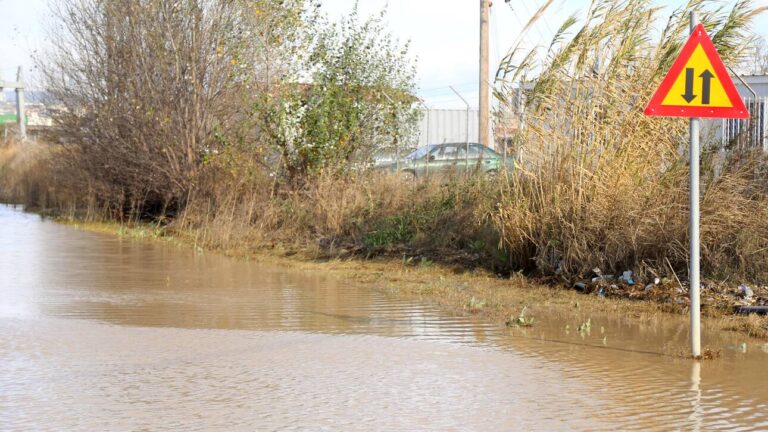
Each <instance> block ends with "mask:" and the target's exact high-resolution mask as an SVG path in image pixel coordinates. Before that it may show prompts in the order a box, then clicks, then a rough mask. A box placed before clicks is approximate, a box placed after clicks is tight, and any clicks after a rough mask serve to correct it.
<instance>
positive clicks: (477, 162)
mask: <svg viewBox="0 0 768 432" xmlns="http://www.w3.org/2000/svg"><path fill="white" fill-rule="evenodd" d="M467 148H469V155H467ZM505 166H506V168H507V169H514V159H512V158H510V157H507V158H506V160H505V159H504V156H502V155H501V154H499V153H497V152H495V151H493V150H491V149H490V148H488V147H486V146H484V145H482V144H476V143H470V144H469V145H467V144H466V143H448V144H430V145H427V146H423V147H419V148H418V149H416V150H414V151H413V152H412V153H411V154H409V155H408V156H406V157H405V158H404V159H403V160H401V161H400V163H399V164H398V163H397V162H390V163H388V164H383V165H380V166H379V167H378V169H381V170H386V171H388V172H392V173H396V172H398V173H399V174H400V175H402V176H403V177H404V178H416V177H424V176H427V175H430V176H431V175H439V176H444V175H455V174H463V173H467V172H473V173H480V174H484V175H488V176H493V175H495V174H497V173H499V172H500V171H502V170H503V169H504V168H505Z"/></svg>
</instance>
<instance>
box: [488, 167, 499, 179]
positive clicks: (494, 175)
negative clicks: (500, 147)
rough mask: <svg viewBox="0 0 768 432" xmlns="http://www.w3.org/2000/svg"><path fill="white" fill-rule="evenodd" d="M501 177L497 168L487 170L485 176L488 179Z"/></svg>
mask: <svg viewBox="0 0 768 432" xmlns="http://www.w3.org/2000/svg"><path fill="white" fill-rule="evenodd" d="M498 177H499V171H497V170H495V169H494V170H488V171H486V172H485V178H487V179H488V180H496V179H497V178H498Z"/></svg>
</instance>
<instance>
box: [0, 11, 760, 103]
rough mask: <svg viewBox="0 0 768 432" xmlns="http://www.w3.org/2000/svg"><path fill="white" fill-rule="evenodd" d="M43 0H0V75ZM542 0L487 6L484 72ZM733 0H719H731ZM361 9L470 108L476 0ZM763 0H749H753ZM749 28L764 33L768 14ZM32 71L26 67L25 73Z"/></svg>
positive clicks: (11, 68)
mask: <svg viewBox="0 0 768 432" xmlns="http://www.w3.org/2000/svg"><path fill="white" fill-rule="evenodd" d="M48 1H49V0H0V11H2V12H1V13H0V76H1V77H2V78H3V79H13V78H14V77H15V70H16V67H17V66H18V65H23V66H24V67H25V69H31V68H32V63H33V62H32V60H31V59H30V55H29V54H30V53H32V52H35V51H36V50H39V49H40V48H41V46H42V45H43V42H44V34H45V31H44V26H45V25H46V24H45V23H46V22H49V21H50V19H49V18H48ZM544 1H545V0H511V1H510V2H509V3H505V2H504V0H495V1H493V3H494V5H493V7H492V8H491V32H490V35H491V42H490V51H491V74H492V75H493V73H494V72H495V69H496V65H497V64H498V61H499V59H500V58H501V57H502V56H503V55H504V53H505V52H506V51H507V50H508V49H509V48H510V46H511V45H512V44H513V43H514V41H515V40H516V38H517V37H519V31H520V28H521V27H522V26H523V25H524V23H525V22H527V21H528V19H529V18H530V17H531V16H532V14H533V13H534V11H535V10H536V9H538V7H539V6H540V5H541V4H542V3H544ZM734 1H735V0H725V1H723V3H728V4H732V3H734ZM656 2H657V3H658V4H659V5H662V6H666V7H667V8H666V10H665V11H664V13H669V12H671V11H672V10H673V8H674V7H677V6H680V5H681V4H683V3H685V2H686V0H656ZM322 3H323V8H324V9H325V11H326V12H327V13H328V15H329V16H330V17H331V18H332V19H338V18H340V17H341V16H343V15H344V14H345V13H348V12H349V11H350V10H351V9H352V6H353V5H354V3H355V0H323V1H322ZM359 3H360V12H361V15H363V16H367V15H370V14H374V13H377V12H379V11H381V10H382V8H384V7H387V17H386V21H387V23H388V26H389V28H390V30H391V32H392V34H394V35H395V36H396V37H397V38H399V39H400V40H401V41H403V42H404V41H407V40H410V41H411V54H412V55H413V56H414V58H416V59H417V66H418V78H417V79H418V85H419V89H420V90H419V93H420V95H421V96H422V98H423V99H424V100H426V101H427V103H428V104H429V105H430V106H435V107H443V108H457V107H463V106H464V105H463V103H462V102H461V100H460V99H459V98H458V97H457V96H455V95H454V94H453V92H452V91H451V90H450V89H449V88H448V86H453V87H454V88H455V89H456V90H458V91H459V92H460V93H461V94H462V95H463V96H464V97H465V98H466V99H467V100H468V101H469V102H470V104H471V105H473V106H477V94H478V90H477V85H478V84H477V82H478V79H477V68H478V43H479V42H478V41H479V30H478V23H479V7H478V3H479V2H478V1H477V0H360V2H359ZM589 3H590V1H589V0H556V2H555V5H554V6H553V7H552V8H551V9H550V11H549V12H548V13H547V15H546V16H545V19H544V20H541V21H539V22H538V24H537V25H536V26H535V27H534V28H533V29H532V30H531V31H530V32H528V33H527V34H526V39H525V42H526V44H527V45H528V46H529V47H532V46H534V45H536V44H541V43H542V42H544V41H548V40H549V38H550V36H551V35H552V33H553V32H554V30H555V29H557V27H559V26H560V24H561V23H562V21H563V20H564V19H565V18H566V17H567V16H568V15H570V14H572V13H579V14H580V15H582V16H583V15H584V14H585V12H586V10H587V7H588V5H589ZM761 3H768V0H756V1H755V4H761ZM753 29H754V30H756V31H758V32H760V33H762V34H763V35H765V36H768V14H764V15H763V16H762V17H760V18H759V19H758V21H757V22H756V23H755V24H754V26H753ZM29 72H33V71H31V70H30V71H29Z"/></svg>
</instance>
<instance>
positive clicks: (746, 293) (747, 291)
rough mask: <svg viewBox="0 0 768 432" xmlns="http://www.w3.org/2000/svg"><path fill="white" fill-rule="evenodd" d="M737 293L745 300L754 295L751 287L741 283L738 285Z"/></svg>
mask: <svg viewBox="0 0 768 432" xmlns="http://www.w3.org/2000/svg"><path fill="white" fill-rule="evenodd" d="M739 295H740V296H741V297H742V298H743V299H745V300H750V299H752V297H754V295H755V292H754V291H752V288H750V287H748V286H747V285H745V284H741V285H739Z"/></svg>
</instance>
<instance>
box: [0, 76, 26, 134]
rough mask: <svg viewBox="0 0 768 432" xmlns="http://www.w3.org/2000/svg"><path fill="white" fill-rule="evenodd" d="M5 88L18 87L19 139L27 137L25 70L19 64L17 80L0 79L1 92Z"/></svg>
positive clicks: (17, 116) (17, 114)
mask: <svg viewBox="0 0 768 432" xmlns="http://www.w3.org/2000/svg"><path fill="white" fill-rule="evenodd" d="M3 88H12V89H16V120H17V121H18V123H19V140H21V141H24V140H26V139H27V116H26V114H25V113H24V70H23V68H22V67H21V66H19V69H18V72H17V73H16V82H4V81H0V92H1V91H3Z"/></svg>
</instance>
